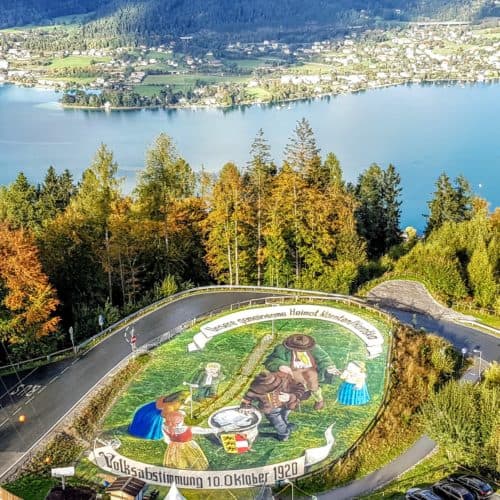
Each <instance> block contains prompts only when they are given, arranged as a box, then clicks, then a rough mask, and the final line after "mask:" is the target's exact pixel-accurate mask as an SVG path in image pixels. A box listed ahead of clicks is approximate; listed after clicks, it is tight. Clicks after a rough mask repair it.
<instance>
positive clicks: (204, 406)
mask: <svg viewBox="0 0 500 500" xmlns="http://www.w3.org/2000/svg"><path fill="white" fill-rule="evenodd" d="M375 321H376V322H377V326H379V328H380V329H381V330H382V331H383V332H384V335H385V336H386V338H387V335H388V331H389V328H388V325H386V324H385V323H382V322H381V321H379V320H374V322H375ZM197 331H198V329H197V328H194V329H191V330H189V331H187V332H185V333H184V334H183V335H181V336H179V337H177V338H175V339H173V340H172V341H170V342H169V343H167V344H165V345H163V346H161V347H160V348H158V349H157V350H156V351H155V352H154V354H153V358H152V360H151V362H150V364H149V365H148V366H147V367H146V368H145V369H144V370H143V371H142V372H141V373H140V374H139V376H138V377H137V378H136V379H135V380H134V381H133V382H132V384H131V385H130V386H129V388H128V389H127V390H126V391H125V393H124V394H123V395H122V396H121V397H120V398H119V400H118V401H117V403H116V404H115V405H114V406H113V408H112V409H111V411H110V412H109V414H108V415H107V417H106V419H105V421H104V425H103V431H104V437H105V438H111V437H117V438H118V439H120V441H121V443H122V444H121V447H120V449H119V453H120V454H122V455H125V456H127V457H130V458H133V459H135V460H138V461H141V462H145V463H149V464H154V465H162V463H163V455H164V453H165V450H166V445H165V444H164V443H163V442H162V441H161V440H159V441H150V440H143V439H137V438H134V437H132V436H131V435H129V434H128V432H127V429H128V426H129V424H130V422H131V421H132V418H133V415H134V413H135V411H136V410H137V409H138V408H139V407H140V406H142V405H144V404H146V403H148V402H151V401H154V400H156V399H157V398H158V397H159V396H161V395H165V394H168V393H171V392H174V391H175V390H178V389H182V388H183V385H182V384H183V382H184V381H186V380H191V378H192V376H193V374H194V373H195V372H196V371H197V370H198V369H199V368H200V367H203V366H204V365H205V364H206V363H207V362H209V361H218V362H220V363H221V364H222V366H223V371H224V374H225V380H223V381H222V382H221V384H220V386H219V396H218V398H216V399H215V400H204V401H201V402H199V403H195V404H194V415H195V418H194V420H193V421H192V422H191V423H192V424H195V425H200V426H202V427H206V426H207V417H208V415H210V414H211V413H212V412H213V411H215V410H217V409H219V408H220V407H223V406H231V405H239V403H240V401H241V397H242V395H243V394H244V393H245V391H246V389H247V388H248V385H249V383H250V381H251V379H252V378H253V376H255V374H256V373H258V372H259V371H261V370H262V364H261V363H262V359H264V358H265V357H266V356H267V355H268V354H269V353H270V352H271V351H272V349H273V347H274V345H276V344H277V343H280V342H281V341H282V340H283V339H284V338H285V337H286V336H287V335H289V334H290V333H292V332H297V331H300V332H307V333H308V334H310V335H312V336H313V337H314V338H315V339H316V341H317V343H318V344H319V345H320V346H321V347H322V348H323V349H324V350H326V351H327V352H328V353H329V354H330V355H331V357H332V360H333V361H334V363H335V364H336V366H337V367H339V368H341V369H342V368H344V367H345V366H346V364H347V361H348V360H365V361H366V363H367V372H368V390H369V392H370V395H371V398H372V399H371V402H370V403H369V404H367V405H364V406H350V407H347V406H342V405H340V404H338V403H337V402H336V394H337V391H338V388H339V385H340V379H339V378H338V377H334V378H333V379H332V381H331V383H324V384H323V393H324V398H325V401H326V409H325V410H324V411H322V412H318V411H315V410H313V405H314V401H313V400H312V399H309V400H307V401H304V402H303V403H302V404H301V408H300V411H299V410H297V411H294V412H292V415H291V419H290V420H291V421H293V422H294V423H296V424H297V426H298V429H299V430H298V431H296V432H295V433H294V434H293V435H292V438H291V439H290V440H289V441H286V442H280V443H278V442H277V441H276V439H275V435H274V429H273V428H272V427H271V426H270V425H269V424H268V423H267V420H266V419H265V418H264V419H263V420H262V423H261V425H260V435H259V437H258V439H257V440H256V441H255V443H254V445H253V448H252V452H251V453H244V454H240V455H228V454H226V453H225V451H224V450H223V448H222V447H221V446H220V444H219V443H218V442H217V441H216V440H215V439H213V436H199V437H197V438H196V440H197V442H198V443H199V445H200V446H201V448H202V449H203V451H204V453H205V455H206V456H207V458H208V461H209V463H210V469H211V470H220V469H240V468H250V467H257V466H260V465H264V464H267V463H276V462H281V461H285V460H288V459H291V458H297V457H299V456H301V455H302V454H303V452H304V449H306V448H311V447H316V446H322V445H323V444H325V440H324V431H325V429H326V428H327V427H328V425H330V424H332V423H333V424H334V436H335V440H336V443H335V445H334V447H333V450H332V455H331V459H333V458H335V457H338V456H340V455H341V454H342V453H343V452H344V451H345V450H346V449H347V448H348V447H349V446H350V445H351V444H352V443H353V442H354V441H355V440H356V439H357V437H358V436H359V435H360V433H361V432H362V431H363V429H364V428H365V427H366V426H367V425H368V423H369V422H370V420H371V419H372V418H373V416H374V414H375V413H376V411H377V409H378V407H379V405H380V403H381V401H382V397H383V388H384V380H385V360H386V356H385V355H381V356H379V357H378V358H375V359H373V360H367V359H366V356H367V353H366V349H365V346H364V344H363V343H362V342H361V341H360V340H359V339H358V338H357V337H355V336H354V335H352V334H351V333H349V331H348V330H346V329H345V328H344V327H342V326H340V325H336V324H331V323H327V322H324V321H319V320H280V321H276V322H275V331H276V334H275V338H274V340H273V343H272V344H271V345H269V346H268V347H266V348H265V349H266V350H265V352H263V355H262V358H261V359H260V361H259V360H258V361H257V363H256V364H255V366H253V365H252V367H251V375H250V376H248V375H247V376H244V375H242V372H241V370H242V369H243V367H245V368H247V366H248V363H250V361H249V359H250V358H249V356H250V355H251V353H252V352H255V351H256V348H257V347H258V346H259V345H260V343H261V342H262V340H263V337H264V336H266V335H269V334H270V332H271V324H270V323H269V322H267V323H259V324H255V325H248V326H245V327H240V328H236V329H234V330H231V331H230V332H227V333H225V334H223V335H220V336H218V337H215V338H214V339H213V340H212V341H211V342H209V343H208V344H207V346H206V348H205V349H204V350H203V351H198V352H193V353H188V352H187V345H188V344H189V343H190V342H191V340H192V336H193V335H194V334H195V333H196V332H197ZM385 349H386V352H387V343H386V344H385ZM385 354H386V353H385ZM179 367H182V368H181V369H180V368H179ZM235 387H236V389H235ZM229 390H232V391H233V392H234V394H232V395H230V399H228V398H227V395H225V393H226V392H227V391H229ZM222 395H224V396H222ZM187 420H189V419H187Z"/></svg>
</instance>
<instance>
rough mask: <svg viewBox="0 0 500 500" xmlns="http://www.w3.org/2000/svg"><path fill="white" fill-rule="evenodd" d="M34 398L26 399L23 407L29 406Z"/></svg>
mask: <svg viewBox="0 0 500 500" xmlns="http://www.w3.org/2000/svg"><path fill="white" fill-rule="evenodd" d="M34 399H35V398H34V397H31V398H29V399H28V401H26V403H24V406H26V405H28V404H30V403H31V402H32V401H33V400H34Z"/></svg>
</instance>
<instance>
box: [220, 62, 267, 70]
mask: <svg viewBox="0 0 500 500" xmlns="http://www.w3.org/2000/svg"><path fill="white" fill-rule="evenodd" d="M226 62H228V63H235V64H236V65H237V66H238V68H241V69H243V70H247V71H253V70H254V69H256V68H261V67H263V66H269V61H268V60H266V59H227V60H226Z"/></svg>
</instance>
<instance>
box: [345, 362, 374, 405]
mask: <svg viewBox="0 0 500 500" xmlns="http://www.w3.org/2000/svg"><path fill="white" fill-rule="evenodd" d="M340 378H341V379H342V380H343V382H342V383H341V384H340V387H339V392H338V395H337V401H338V402H339V403H340V404H342V405H348V406H359V405H364V404H366V403H368V402H369V401H370V395H369V394H368V389H367V387H366V367H365V364H364V363H363V362H362V361H350V362H349V363H348V364H347V368H346V369H345V370H344V371H343V372H342V373H341V375H340Z"/></svg>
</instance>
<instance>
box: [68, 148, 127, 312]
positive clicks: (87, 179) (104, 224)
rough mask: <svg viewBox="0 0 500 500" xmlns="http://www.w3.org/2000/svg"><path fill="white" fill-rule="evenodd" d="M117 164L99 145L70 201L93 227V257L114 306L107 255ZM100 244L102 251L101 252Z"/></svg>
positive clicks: (117, 190) (117, 192)
mask: <svg viewBox="0 0 500 500" xmlns="http://www.w3.org/2000/svg"><path fill="white" fill-rule="evenodd" d="M117 172H118V164H117V163H116V162H115V160H114V156H113V153H112V152H111V151H110V150H109V149H108V148H107V147H106V146H105V145H104V144H102V145H101V146H100V147H99V148H98V150H97V153H96V155H95V157H94V161H93V162H92V165H91V166H90V167H89V168H88V169H87V170H85V171H84V173H83V177H82V182H81V184H80V188H79V191H78V195H77V196H76V197H75V198H74V199H73V202H74V203H73V208H74V210H75V211H76V212H77V213H80V214H82V215H83V217H84V218H86V219H87V221H88V223H89V224H90V225H91V226H93V235H94V238H95V250H96V255H97V256H100V257H101V259H102V262H103V268H104V269H105V271H106V273H107V276H108V298H109V302H110V303H111V304H113V281H112V269H111V261H110V252H109V238H110V231H109V223H110V217H111V214H112V210H113V205H114V204H115V203H116V202H117V201H118V199H119V198H120V182H121V181H120V180H119V179H117V177H116V174H117ZM102 242H103V243H104V248H102Z"/></svg>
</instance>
